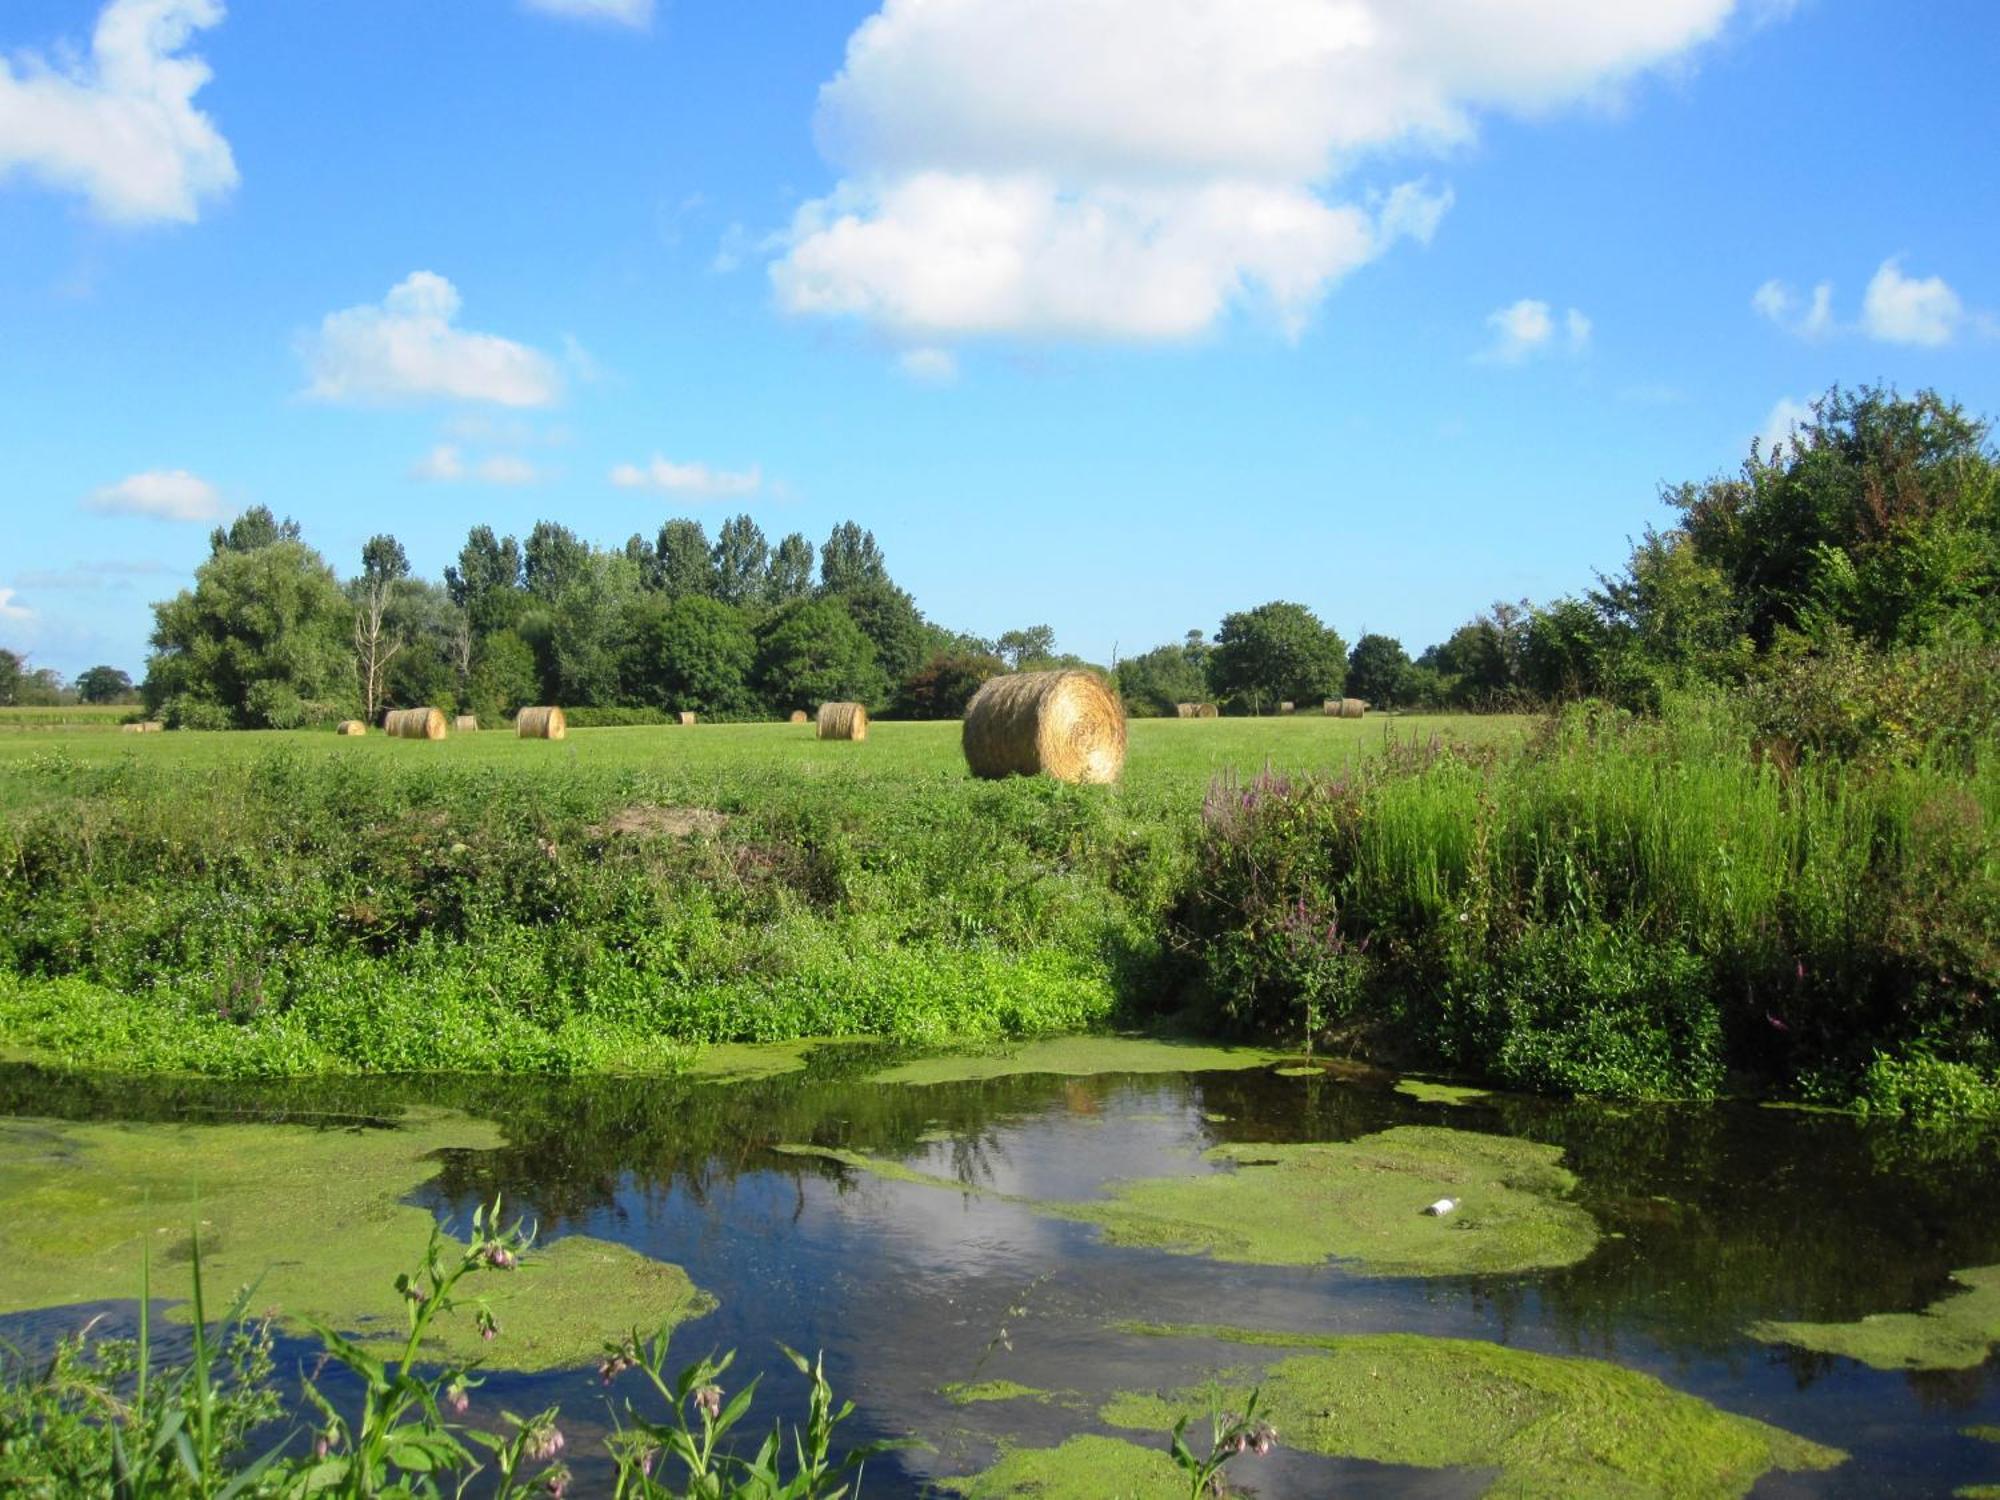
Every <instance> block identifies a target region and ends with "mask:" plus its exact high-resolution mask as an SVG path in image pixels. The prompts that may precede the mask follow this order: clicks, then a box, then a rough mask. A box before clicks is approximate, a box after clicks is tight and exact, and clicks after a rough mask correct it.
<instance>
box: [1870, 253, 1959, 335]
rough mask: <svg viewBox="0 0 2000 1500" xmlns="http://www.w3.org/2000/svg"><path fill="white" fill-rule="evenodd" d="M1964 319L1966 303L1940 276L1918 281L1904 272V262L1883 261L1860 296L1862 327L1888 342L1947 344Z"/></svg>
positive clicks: (1896, 260) (1892, 259) (1897, 258)
mask: <svg viewBox="0 0 2000 1500" xmlns="http://www.w3.org/2000/svg"><path fill="white" fill-rule="evenodd" d="M1964 318H1965V304H1964V303H1962V302H1960V301H1959V300H1958V293H1956V292H1954V291H1953V290H1952V289H1951V288H1950V287H1949V286H1948V285H1946V283H1945V280H1944V278H1943V277H1941V276H1926V277H1924V278H1923V279H1922V280H1918V279H1917V278H1916V277H1913V276H1905V275H1904V274H1903V267H1902V261H1901V259H1900V258H1899V257H1893V256H1892V257H1891V258H1890V259H1888V260H1885V261H1883V262H1882V264H1881V266H1880V267H1879V268H1878V269H1877V270H1876V272H1875V275H1874V276H1873V278H1871V279H1870V281H1869V283H1868V290H1867V291H1866V292H1864V293H1863V294H1862V297H1861V326H1862V328H1863V329H1865V330H1866V331H1867V333H1868V335H1869V337H1871V338H1877V339H1881V340H1882V341H1883V342H1884V343H1889V344H1920V345H1923V346H1925V347H1928V348H1936V347H1937V346H1939V345H1941V344H1948V343H1950V342H1951V341H1952V339H1953V337H1954V336H1955V335H1956V334H1957V332H1958V328H1959V324H1960V323H1961V322H1962V321H1963V320H1964Z"/></svg>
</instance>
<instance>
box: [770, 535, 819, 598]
mask: <svg viewBox="0 0 2000 1500" xmlns="http://www.w3.org/2000/svg"><path fill="white" fill-rule="evenodd" d="M812 591H813V546H812V543H811V542H809V541H807V540H806V538H805V535H804V533H802V532H797V531H794V532H792V533H791V534H790V535H788V536H786V537H784V538H783V539H782V540H780V541H779V543H778V545H777V546H776V547H775V548H774V549H772V552H771V563H770V567H769V568H768V569H767V570H766V572H765V575H764V597H765V600H766V602H768V603H771V604H789V603H790V602H791V601H792V600H794V599H804V598H807V597H809V596H810V595H811V594H812Z"/></svg>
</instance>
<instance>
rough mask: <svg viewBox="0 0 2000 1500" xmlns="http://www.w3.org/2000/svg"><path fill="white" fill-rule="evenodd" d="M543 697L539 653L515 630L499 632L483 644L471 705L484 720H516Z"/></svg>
mask: <svg viewBox="0 0 2000 1500" xmlns="http://www.w3.org/2000/svg"><path fill="white" fill-rule="evenodd" d="M541 696H542V678H541V668H540V666H539V665H538V664H537V663H536V661H535V651H534V648H533V647H532V646H530V645H529V644H528V643H527V642H526V641H524V640H522V639H521V637H520V636H518V635H516V634H515V633H514V632H513V631H511V630H496V631H494V632H493V633H492V634H491V635H489V636H487V637H486V638H485V639H484V640H482V641H481V642H480V643H479V646H478V649H477V651H476V652H475V654H474V657H473V663H472V686H471V694H470V701H471V703H472V706H473V711H474V712H475V713H477V714H479V715H480V716H481V717H483V718H489V719H500V718H506V717H510V716H512V715H513V714H514V713H515V712H516V711H517V710H519V709H520V708H521V707H523V706H524V705H526V704H529V703H533V702H535V701H536V700H538V699H539V698H540V697H541Z"/></svg>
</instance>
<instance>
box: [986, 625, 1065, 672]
mask: <svg viewBox="0 0 2000 1500" xmlns="http://www.w3.org/2000/svg"><path fill="white" fill-rule="evenodd" d="M993 649H994V651H995V652H996V653H997V654H998V655H999V657H1000V659H1001V660H1002V661H1004V662H1006V663H1007V665H1008V666H1009V667H1010V668H1012V669H1013V670H1014V671H1016V672H1026V671H1031V670H1033V669H1034V668H1036V667H1040V666H1042V665H1044V664H1046V663H1048V662H1050V661H1052V660H1054V658H1055V654H1056V633H1055V631H1054V630H1053V629H1052V628H1051V627H1049V626H1047V625H1030V626H1029V627H1028V628H1027V629H1026V630H1009V631H1005V632H1003V633H1002V635H1001V637H1000V639H999V640H998V641H996V642H994V646H993Z"/></svg>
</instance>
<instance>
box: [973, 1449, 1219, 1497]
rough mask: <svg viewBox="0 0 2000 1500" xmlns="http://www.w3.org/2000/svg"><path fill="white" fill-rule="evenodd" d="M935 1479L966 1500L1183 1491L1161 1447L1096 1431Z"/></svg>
mask: <svg viewBox="0 0 2000 1500" xmlns="http://www.w3.org/2000/svg"><path fill="white" fill-rule="evenodd" d="M938 1483H939V1488H941V1489H943V1490H945V1491H946V1492H947V1493H950V1494H954V1495H963V1496H965V1497H966V1500H1157V1497H1160V1496H1169V1495H1180V1494H1184V1493H1186V1491H1187V1483H1186V1481H1185V1480H1184V1479H1183V1478H1182V1476H1181V1471H1180V1469H1179V1468H1178V1467H1177V1466H1176V1465H1175V1463H1174V1461H1173V1458H1172V1457H1171V1456H1170V1455H1169V1454H1168V1453H1167V1451H1166V1450H1165V1449H1164V1448H1142V1447H1140V1446H1139V1445H1138V1444H1137V1443H1128V1442H1125V1441H1124V1440H1122V1439H1120V1438H1108V1437H1098V1436H1096V1435H1094V1434H1085V1435H1084V1436H1081V1437H1073V1438H1070V1439H1069V1440H1068V1441H1066V1442H1064V1443H1063V1444H1062V1445H1061V1446H1060V1447H1056V1448H1011V1449H1008V1450H1007V1451H1006V1452H1004V1453H1002V1454H1001V1456H1000V1460H999V1462H998V1463H996V1464H994V1465H993V1467H992V1468H990V1469H987V1470H985V1471H984V1472H983V1473H979V1474H974V1475H972V1476H970V1477H969V1478H965V1479H944V1480H940V1481H939V1482H938Z"/></svg>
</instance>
